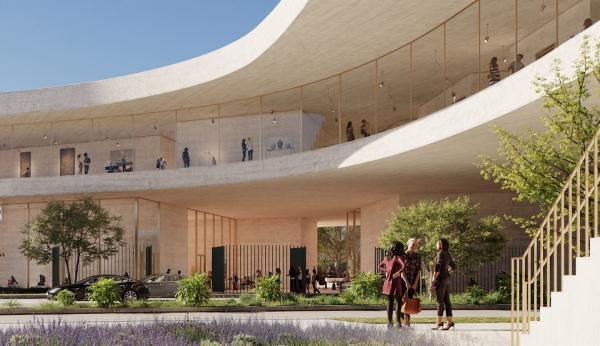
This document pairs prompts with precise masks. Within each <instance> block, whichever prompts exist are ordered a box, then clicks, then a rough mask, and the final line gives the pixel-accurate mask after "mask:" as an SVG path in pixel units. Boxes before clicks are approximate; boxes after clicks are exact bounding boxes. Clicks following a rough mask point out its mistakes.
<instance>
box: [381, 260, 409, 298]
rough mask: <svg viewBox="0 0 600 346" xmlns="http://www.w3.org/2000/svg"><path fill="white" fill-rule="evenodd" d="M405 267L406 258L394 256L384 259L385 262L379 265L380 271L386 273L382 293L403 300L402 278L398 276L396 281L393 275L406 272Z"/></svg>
mask: <svg viewBox="0 0 600 346" xmlns="http://www.w3.org/2000/svg"><path fill="white" fill-rule="evenodd" d="M404 267H405V265H404V258H402V257H400V256H394V257H392V258H388V257H387V256H386V257H384V258H383V261H381V263H380V264H379V270H380V271H381V272H384V273H385V279H384V281H383V290H382V291H381V293H383V294H385V295H388V296H389V295H394V296H396V297H398V298H402V296H403V295H404V293H403V292H402V277H401V276H398V277H397V278H395V279H394V278H393V275H394V274H395V273H397V272H402V271H404Z"/></svg>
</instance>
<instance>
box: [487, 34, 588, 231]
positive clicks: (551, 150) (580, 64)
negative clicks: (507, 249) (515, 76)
mask: <svg viewBox="0 0 600 346" xmlns="http://www.w3.org/2000/svg"><path fill="white" fill-rule="evenodd" d="M573 67H574V72H573V74H572V75H565V74H564V73H563V72H561V62H560V61H559V60H557V61H555V63H554V68H553V78H552V79H551V80H548V79H546V78H545V77H543V76H537V77H536V79H535V81H534V85H535V87H536V91H537V92H538V93H540V94H542V95H543V100H544V106H543V107H544V110H545V112H544V115H543V123H544V128H545V129H544V131H543V132H536V131H534V130H531V129H530V130H528V132H527V133H526V134H524V135H517V134H514V133H511V132H509V131H507V130H505V129H502V128H496V129H495V131H496V133H497V134H498V136H499V139H500V147H499V159H492V158H490V157H486V156H483V157H481V159H480V161H479V162H478V166H479V167H480V169H481V174H482V176H483V177H484V179H486V180H493V181H494V182H495V183H498V184H500V185H501V187H502V189H504V190H511V191H513V192H515V193H516V197H515V199H516V200H517V201H528V202H530V203H532V204H534V205H537V206H539V208H540V213H539V214H536V215H533V216H532V217H531V218H516V217H512V216H507V217H508V218H509V219H512V220H513V221H514V222H515V223H517V224H518V225H520V226H521V227H522V228H523V229H524V230H525V231H526V232H527V233H529V234H530V235H531V234H533V233H535V231H536V230H537V225H538V224H539V222H540V220H541V218H543V217H544V216H545V215H546V214H547V212H548V210H549V209H550V208H551V206H552V203H554V201H555V200H556V198H557V196H558V195H559V194H560V192H561V189H562V187H563V186H564V183H565V180H566V179H567V178H568V176H569V175H570V174H571V172H572V171H573V169H574V168H575V166H576V165H577V162H578V161H579V159H580V158H581V157H582V156H583V154H584V152H585V149H586V147H587V144H588V143H589V141H590V140H591V139H592V138H593V136H594V134H595V133H596V131H597V129H598V125H600V108H599V107H597V106H593V105H589V102H586V101H587V100H588V99H589V97H590V95H591V92H590V84H591V82H593V81H594V80H596V81H600V45H596V52H595V54H594V55H593V57H592V55H591V53H590V45H589V42H588V40H587V39H585V40H584V42H583V44H582V46H581V48H580V56H579V58H578V59H577V60H576V61H575V62H574V64H573ZM592 162H593V161H592Z"/></svg>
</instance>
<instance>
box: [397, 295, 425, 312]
mask: <svg viewBox="0 0 600 346" xmlns="http://www.w3.org/2000/svg"><path fill="white" fill-rule="evenodd" d="M401 311H402V313H403V314H409V315H414V314H418V313H419V312H421V299H419V298H404V299H402V310H401Z"/></svg>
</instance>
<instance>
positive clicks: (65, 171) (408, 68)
mask: <svg viewBox="0 0 600 346" xmlns="http://www.w3.org/2000/svg"><path fill="white" fill-rule="evenodd" d="M591 6H592V4H591V2H590V1H589V0H541V1H527V0H516V1H495V0H480V1H475V2H473V3H472V4H471V5H469V6H467V7H466V8H464V9H463V10H461V11H460V12H458V13H456V14H454V15H452V16H449V17H448V19H447V21H446V22H444V23H441V24H440V25H439V26H437V27H435V28H432V29H431V30H430V31H429V32H427V33H424V34H423V35H422V36H420V37H418V38H417V39H415V40H414V41H413V42H408V43H406V44H404V45H403V46H402V47H397V48H396V49H395V50H393V51H391V52H390V53H388V54H386V55H384V56H380V57H377V58H375V59H374V60H372V61H367V62H365V63H363V64H361V65H359V66H356V67H354V68H352V69H350V70H346V71H339V74H336V75H333V76H328V77H326V78H323V79H320V80H317V81H314V82H312V83H309V84H305V85H302V86H298V87H294V88H291V89H286V90H282V91H274V92H271V93H269V94H265V95H257V96H256V97H252V98H249V99H244V100H234V101H229V102H225V103H220V104H214V105H206V106H198V107H191V108H186V109H177V110H169V111H164V112H153V113H143V114H125V115H121V116H114V117H101V116H100V117H96V118H93V119H89V118H85V116H84V115H82V119H79V120H68V121H56V122H41V123H34V124H30V123H27V124H25V123H23V124H21V123H16V122H15V123H11V122H7V121H3V122H2V124H1V125H0V138H1V139H2V140H0V142H1V143H0V159H1V160H0V162H2V163H1V164H0V177H3V178H7V177H19V176H26V175H30V176H33V177H38V176H49V175H70V174H75V175H77V174H79V173H80V172H79V160H80V158H78V157H79V155H82V156H83V154H85V153H87V154H88V157H89V158H90V160H91V163H90V165H89V174H105V173H111V172H123V171H125V172H130V171H146V170H154V169H159V168H162V169H171V168H183V167H186V166H190V167H199V166H212V165H218V164H222V163H223V164H225V163H239V162H242V161H246V162H247V161H250V160H264V159H271V158H276V157H281V156H287V155H291V154H294V153H299V152H302V151H308V150H313V149H318V148H324V147H328V146H331V145H335V144H339V143H344V142H348V141H351V140H360V139H361V138H363V137H367V136H369V135H372V134H376V133H379V132H382V131H385V130H388V129H391V128H394V127H397V126H401V125H402V124H405V123H407V122H409V121H412V120H415V119H417V118H420V117H424V116H427V115H429V114H431V113H433V112H436V111H438V110H440V109H442V108H444V107H447V106H449V105H452V104H454V103H456V102H459V101H461V100H463V99H464V98H466V97H468V96H470V95H472V94H474V93H475V92H477V91H478V90H482V89H484V88H486V87H488V86H490V85H493V84H496V83H498V82H500V81H501V80H502V79H504V78H506V77H507V76H509V75H510V74H511V73H515V72H516V71H518V70H520V69H521V68H523V67H525V66H526V65H527V64H530V63H532V62H534V61H535V60H537V59H539V58H541V57H542V56H544V55H545V54H547V53H549V52H550V51H551V50H552V49H554V48H555V47H556V46H557V44H560V43H562V42H564V41H566V40H568V39H569V38H571V37H573V36H574V35H576V34H577V33H579V32H581V31H582V30H583V28H584V27H586V26H589V25H591V20H590V19H589V18H590V17H591V13H592V12H591ZM184 158H185V160H184ZM82 159H83V158H81V160H82ZM161 159H162V160H161ZM157 162H164V163H163V164H162V165H161V164H158V165H157ZM83 173H84V174H85V172H83Z"/></svg>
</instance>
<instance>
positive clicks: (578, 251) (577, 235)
mask: <svg viewBox="0 0 600 346" xmlns="http://www.w3.org/2000/svg"><path fill="white" fill-rule="evenodd" d="M576 169H577V174H576V181H577V191H576V194H575V197H576V198H577V203H576V207H577V212H576V213H575V217H576V221H577V226H576V227H577V231H576V232H575V239H576V242H577V244H576V245H575V250H576V252H575V258H577V257H579V255H580V254H581V165H577V168H576Z"/></svg>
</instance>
